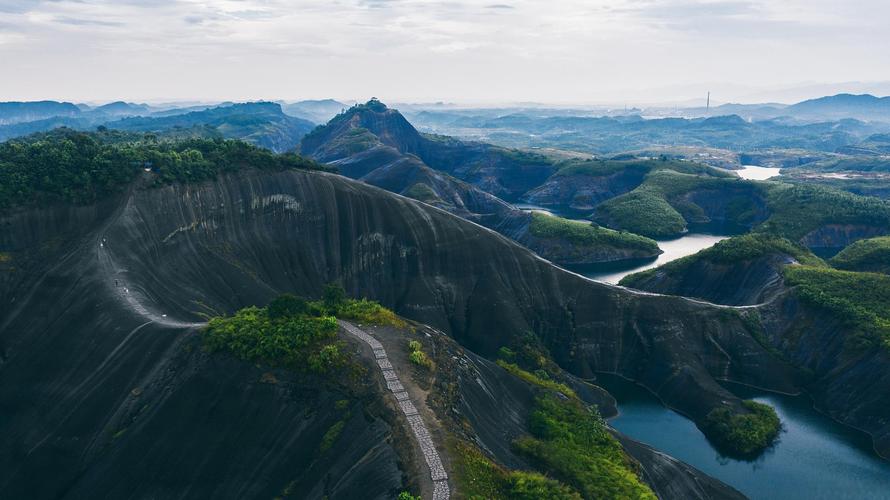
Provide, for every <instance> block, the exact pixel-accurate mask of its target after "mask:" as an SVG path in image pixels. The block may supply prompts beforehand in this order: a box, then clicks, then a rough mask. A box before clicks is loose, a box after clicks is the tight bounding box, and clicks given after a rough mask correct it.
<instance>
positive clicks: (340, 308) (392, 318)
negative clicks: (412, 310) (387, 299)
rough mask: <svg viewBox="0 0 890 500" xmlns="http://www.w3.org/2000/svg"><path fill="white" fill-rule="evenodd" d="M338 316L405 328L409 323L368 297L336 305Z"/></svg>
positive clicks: (347, 300)
mask: <svg viewBox="0 0 890 500" xmlns="http://www.w3.org/2000/svg"><path fill="white" fill-rule="evenodd" d="M334 314H336V316H337V317H338V318H343V319H349V320H353V321H358V322H360V323H365V324H371V325H379V326H392V327H395V328H405V327H406V326H408V324H407V323H406V322H405V320H403V319H402V318H400V317H398V316H397V315H396V313H394V312H392V311H391V310H389V309H387V308H385V307H383V306H382V305H380V304H379V303H378V302H375V301H373V300H367V299H358V300H356V299H346V300H344V301H343V302H341V303H339V304H338V305H337V306H336V310H335V312H334Z"/></svg>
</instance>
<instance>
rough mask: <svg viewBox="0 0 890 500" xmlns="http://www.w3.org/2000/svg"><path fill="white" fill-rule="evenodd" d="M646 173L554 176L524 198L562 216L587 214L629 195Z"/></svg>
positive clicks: (630, 170) (619, 172) (624, 172)
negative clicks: (552, 209) (563, 214)
mask: <svg viewBox="0 0 890 500" xmlns="http://www.w3.org/2000/svg"><path fill="white" fill-rule="evenodd" d="M645 175H646V171H644V170H641V169H634V168H625V169H622V170H620V171H618V172H616V173H614V174H611V175H603V176H590V175H554V176H552V177H550V178H549V179H547V181H546V182H545V183H544V184H542V185H540V186H538V187H536V188H534V189H532V190H531V191H529V192H528V193H527V194H526V195H525V196H524V197H523V198H524V199H525V200H526V201H527V202H528V203H532V204H535V205H540V206H543V207H552V208H554V209H556V210H559V211H561V212H564V213H575V214H584V215H588V214H590V212H592V211H593V209H594V208H596V206H597V205H599V204H600V203H602V202H604V201H606V200H608V199H611V198H614V197H616V196H619V195H622V194H624V193H627V192H630V191H631V190H633V189H634V188H636V187H637V186H639V185H640V184H642V182H643V178H644V177H645Z"/></svg>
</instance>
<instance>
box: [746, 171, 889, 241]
mask: <svg viewBox="0 0 890 500" xmlns="http://www.w3.org/2000/svg"><path fill="white" fill-rule="evenodd" d="M767 185H768V186H769V187H768V189H767V192H768V204H769V209H770V212H771V213H772V215H771V216H770V218H769V219H768V220H767V221H766V222H764V223H763V224H762V225H761V226H760V227H758V228H757V230H758V231H761V232H769V233H773V234H778V235H781V236H784V237H786V238H788V239H790V240H798V239H800V238H802V237H803V236H805V235H806V234H807V233H809V232H810V231H813V230H815V229H818V228H819V227H822V226H824V225H826V224H862V225H872V226H878V227H890V203H888V202H887V201H884V200H880V199H877V198H872V197H867V196H857V195H855V194H851V193H847V192H844V191H839V190H836V189H832V188H826V187H822V186H814V185H791V184H780V183H768V184H767Z"/></svg>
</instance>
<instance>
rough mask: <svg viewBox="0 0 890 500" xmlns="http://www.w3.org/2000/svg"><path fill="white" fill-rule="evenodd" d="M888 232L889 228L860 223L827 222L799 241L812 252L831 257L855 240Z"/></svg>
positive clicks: (889, 231) (889, 232)
mask: <svg viewBox="0 0 890 500" xmlns="http://www.w3.org/2000/svg"><path fill="white" fill-rule="evenodd" d="M887 234H890V228H887V227H877V226H865V225H861V224H827V225H825V226H822V227H820V228H819V229H816V230H814V231H811V232H809V233H808V234H806V235H805V236H804V237H803V238H801V240H800V243H801V244H802V245H804V246H806V247H807V248H809V249H810V250H812V251H813V253H815V254H817V255H820V256H823V257H831V256H833V255H834V254H836V253H838V252H840V251H841V250H843V249H844V248H846V247H847V246H848V245H850V244H851V243H853V242H855V241H859V240H864V239H866V238H874V237H876V236H885V235H887Z"/></svg>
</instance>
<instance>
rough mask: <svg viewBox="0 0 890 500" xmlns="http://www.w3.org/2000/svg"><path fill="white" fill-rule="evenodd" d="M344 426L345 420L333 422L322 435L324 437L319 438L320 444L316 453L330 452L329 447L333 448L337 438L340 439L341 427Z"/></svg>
mask: <svg viewBox="0 0 890 500" xmlns="http://www.w3.org/2000/svg"><path fill="white" fill-rule="evenodd" d="M345 426H346V419H345V418H344V419H342V420H338V421H337V422H335V423H334V425H332V426H331V427H330V428H329V429H328V430H327V432H325V433H324V436H322V437H321V444H319V445H318V452H319V453H324V452H326V451H328V450H330V449H331V447H332V446H334V443H335V442H337V438H339V437H340V433H341V432H343V427H345Z"/></svg>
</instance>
